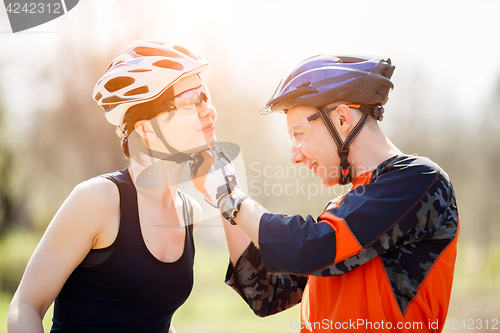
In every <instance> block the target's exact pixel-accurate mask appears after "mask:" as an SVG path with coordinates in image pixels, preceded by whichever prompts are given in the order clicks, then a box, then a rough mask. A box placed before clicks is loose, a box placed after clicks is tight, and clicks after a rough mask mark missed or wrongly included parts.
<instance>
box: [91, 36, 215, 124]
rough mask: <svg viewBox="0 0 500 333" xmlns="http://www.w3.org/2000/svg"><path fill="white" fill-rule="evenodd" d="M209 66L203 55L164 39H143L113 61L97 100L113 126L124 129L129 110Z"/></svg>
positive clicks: (97, 87) (99, 83) (96, 89)
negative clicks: (126, 114) (125, 117)
mask: <svg viewBox="0 0 500 333" xmlns="http://www.w3.org/2000/svg"><path fill="white" fill-rule="evenodd" d="M207 65H208V63H207V61H206V60H205V59H204V58H203V57H201V56H200V55H198V54H196V53H194V52H192V51H190V50H188V49H187V48H185V47H182V46H180V45H177V44H173V43H169V42H166V41H163V40H139V41H135V42H133V43H132V44H130V45H129V46H128V47H127V48H126V49H125V51H123V52H122V53H120V54H119V55H118V56H116V57H115V59H113V61H112V62H111V64H110V65H109V67H108V69H107V70H106V73H105V74H104V75H103V76H102V77H101V78H100V79H99V81H97V83H96V85H95V87H94V92H93V96H94V100H95V101H96V102H97V104H99V105H100V106H101V107H102V108H103V109H104V112H105V116H106V119H107V120H108V121H109V122H110V123H111V124H113V125H116V126H122V125H123V118H124V116H125V113H126V112H127V110H128V109H129V108H130V107H131V106H133V105H136V104H139V103H144V102H148V101H151V100H153V99H155V98H156V97H158V96H159V95H161V94H162V93H163V92H165V90H167V89H168V88H169V87H171V86H172V85H173V84H174V83H176V82H177V81H179V80H180V79H181V78H183V77H186V76H190V75H194V74H200V73H202V72H203V71H204V70H205V67H206V66H207Z"/></svg>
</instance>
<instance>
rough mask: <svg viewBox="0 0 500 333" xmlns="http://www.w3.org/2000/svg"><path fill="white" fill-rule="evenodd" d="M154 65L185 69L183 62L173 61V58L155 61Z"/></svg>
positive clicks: (177, 69)
mask: <svg viewBox="0 0 500 333" xmlns="http://www.w3.org/2000/svg"><path fill="white" fill-rule="evenodd" d="M153 66H156V67H162V68H166V69H175V70H176V71H182V70H183V69H184V66H182V64H180V63H178V62H176V61H172V60H166V59H165V60H159V61H157V62H155V63H153Z"/></svg>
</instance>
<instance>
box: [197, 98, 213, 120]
mask: <svg viewBox="0 0 500 333" xmlns="http://www.w3.org/2000/svg"><path fill="white" fill-rule="evenodd" d="M197 108H198V116H199V117H200V118H204V117H207V116H209V117H211V118H212V119H214V120H215V118H216V117H217V111H216V110H215V108H214V107H213V106H212V104H209V103H207V102H203V103H200V104H199V105H198V107H197Z"/></svg>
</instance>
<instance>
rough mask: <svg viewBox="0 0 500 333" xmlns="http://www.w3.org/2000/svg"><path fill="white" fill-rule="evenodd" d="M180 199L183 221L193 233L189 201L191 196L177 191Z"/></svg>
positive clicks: (191, 211)
mask: <svg viewBox="0 0 500 333" xmlns="http://www.w3.org/2000/svg"><path fill="white" fill-rule="evenodd" d="M177 193H179V196H180V197H181V199H182V212H183V215H184V222H185V223H186V224H187V227H188V228H189V233H190V234H193V222H194V221H193V204H192V203H191V198H189V197H188V196H187V195H186V194H184V193H182V192H181V191H177Z"/></svg>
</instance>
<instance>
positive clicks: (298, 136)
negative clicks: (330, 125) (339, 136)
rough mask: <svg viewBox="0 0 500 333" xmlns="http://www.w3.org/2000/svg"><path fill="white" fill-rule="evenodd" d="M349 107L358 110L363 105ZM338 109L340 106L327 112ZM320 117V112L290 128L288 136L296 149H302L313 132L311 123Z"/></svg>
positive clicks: (350, 105)
mask: <svg viewBox="0 0 500 333" xmlns="http://www.w3.org/2000/svg"><path fill="white" fill-rule="evenodd" d="M347 106H348V107H351V108H355V109H357V108H359V107H360V106H361V105H360V104H349V105H347ZM337 107H338V106H335V107H333V108H330V109H325V111H326V112H327V113H328V112H330V111H334V110H336V109H337ZM319 117H321V115H320V113H319V112H318V113H315V114H313V115H311V116H309V117H307V118H306V119H304V120H301V121H298V122H296V123H294V124H292V125H290V126H289V127H288V130H287V136H288V139H289V140H290V142H291V143H292V145H293V146H294V147H295V148H300V147H302V144H303V143H304V141H305V140H306V138H307V135H308V134H309V132H311V125H310V124H309V123H310V122H311V121H313V120H316V119H318V118H319Z"/></svg>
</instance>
